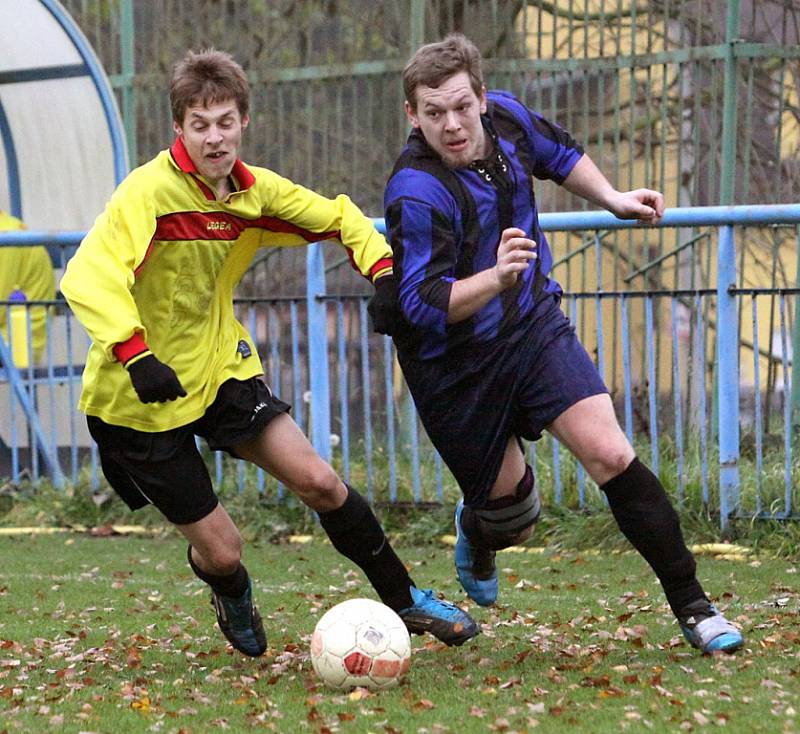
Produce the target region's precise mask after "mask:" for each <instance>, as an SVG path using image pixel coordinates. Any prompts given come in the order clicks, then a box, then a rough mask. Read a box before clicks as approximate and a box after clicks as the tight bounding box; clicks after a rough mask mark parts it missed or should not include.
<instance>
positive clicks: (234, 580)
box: [187, 545, 250, 599]
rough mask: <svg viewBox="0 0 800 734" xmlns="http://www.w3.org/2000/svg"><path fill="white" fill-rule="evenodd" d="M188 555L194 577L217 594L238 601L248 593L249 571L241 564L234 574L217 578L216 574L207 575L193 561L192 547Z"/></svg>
mask: <svg viewBox="0 0 800 734" xmlns="http://www.w3.org/2000/svg"><path fill="white" fill-rule="evenodd" d="M187 555H188V557H189V565H190V566H191V567H192V571H194V575H195V576H197V578H199V579H200V580H201V581H205V582H206V583H207V584H208V585H209V586H210V587H211V588H212V590H213V591H214V593H215V594H219V595H220V596H229V597H231V598H233V599H238V598H239V597H240V596H242V594H244V592H245V591H247V584H248V582H249V579H250V577H249V576H248V575H247V569H246V568H245V567H244V566H243V565H242V564H241V563H240V564H239V566H238V567H237V568H236V570H235V571H234V572H233V573H231V574H228V575H227V576H215V575H214V574H211V573H206V572H205V571H203V570H202V569H201V568H200V567H199V566H198V565H197V564H196V563H195V562H194V560H193V559H192V546H191V545H190V546H189V550H188V553H187Z"/></svg>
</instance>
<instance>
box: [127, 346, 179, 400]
mask: <svg viewBox="0 0 800 734" xmlns="http://www.w3.org/2000/svg"><path fill="white" fill-rule="evenodd" d="M125 369H127V370H128V374H129V375H130V376H131V382H132V383H133V389H134V390H136V394H137V395H138V396H139V400H141V401H142V402H143V403H165V402H166V401H167V400H175V398H183V397H186V390H184V389H183V385H181V381H180V380H179V379H178V376H177V375H176V374H175V370H173V369H172V367H170V366H169V365H166V364H164V363H163V362H159V361H158V360H157V359H156V357H155V356H154V355H152V354H147V355H145V356H144V357H142V358H141V359H139V360H137V361H136V362H134V363H133V364H132V365H130V366H128V365H125Z"/></svg>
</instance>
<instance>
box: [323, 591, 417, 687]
mask: <svg viewBox="0 0 800 734" xmlns="http://www.w3.org/2000/svg"><path fill="white" fill-rule="evenodd" d="M311 664H312V665H313V666H314V671H315V672H316V674H317V675H318V676H319V677H320V678H321V679H322V682H323V683H325V685H327V686H329V687H330V688H337V689H342V688H354V687H355V686H363V687H364V688H370V689H373V690H374V689H379V688H391V687H392V686H395V685H397V684H398V683H399V682H400V679H401V678H402V677H403V676H404V675H405V674H406V673H407V672H408V668H409V666H410V664H411V638H410V637H409V634H408V630H407V629H406V626H405V624H403V620H402V619H400V617H399V616H397V614H396V613H395V612H394V611H393V610H391V609H390V608H389V607H387V606H385V605H383V604H381V603H380V602H377V601H373V600H372V599H348V600H347V601H343V602H342V603H341V604H337V605H336V606H335V607H333V608H332V609H329V610H328V611H327V612H325V614H323V615H322V617H321V618H320V620H319V622H317V626H316V627H315V628H314V634H313V635H312V636H311Z"/></svg>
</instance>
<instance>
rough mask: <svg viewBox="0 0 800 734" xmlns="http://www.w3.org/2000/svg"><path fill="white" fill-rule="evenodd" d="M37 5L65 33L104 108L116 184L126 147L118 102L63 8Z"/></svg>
mask: <svg viewBox="0 0 800 734" xmlns="http://www.w3.org/2000/svg"><path fill="white" fill-rule="evenodd" d="M39 1H40V2H41V3H42V5H44V7H45V8H47V10H49V11H50V14H51V15H52V16H53V17H54V18H55V19H56V21H57V22H58V24H59V25H60V26H61V27H62V28H63V29H64V32H65V33H66V34H67V36H68V37H69V39H70V40H71V41H72V43H73V45H74V46H75V49H76V50H77V51H78V53H79V54H80V57H81V58H82V59H83V62H84V64H86V66H87V68H88V69H89V73H90V75H91V77H92V81H93V82H94V86H95V89H96V90H97V94H98V95H99V97H100V103H101V105H102V106H103V113H104V114H105V118H106V123H107V124H108V131H109V133H110V134H111V147H112V149H113V151H114V179H115V181H116V182H117V183H119V182H120V181H122V179H123V178H125V176H126V175H127V173H128V148H127V146H126V144H125V133H124V132H123V128H122V120H121V118H120V115H119V110H118V109H117V102H116V100H115V98H114V95H113V93H112V92H111V90H110V87H109V86H108V85H107V84H106V83H105V81H104V79H105V74H104V72H103V67H102V66H101V65H100V62H99V61H98V59H97V57H96V56H95V54H94V51H93V50H92V47H91V46H90V45H89V42H88V41H87V40H86V37H85V36H84V35H83V33H82V32H81V30H80V28H78V26H77V25H75V23H74V21H73V20H72V18H71V17H70V16H69V15H68V14H67V12H66V11H65V10H64V8H62V7H61V5H60V4H58V3H56V2H53V0H39Z"/></svg>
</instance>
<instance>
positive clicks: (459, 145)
mask: <svg viewBox="0 0 800 734" xmlns="http://www.w3.org/2000/svg"><path fill="white" fill-rule="evenodd" d="M468 142H469V141H468V140H467V139H466V138H462V139H461V140H452V141H449V142H447V143H445V145H446V146H447V149H448V150H450V151H452V152H454V153H458V152H460V151H462V150H464V148H466V147H467V143H468Z"/></svg>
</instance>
